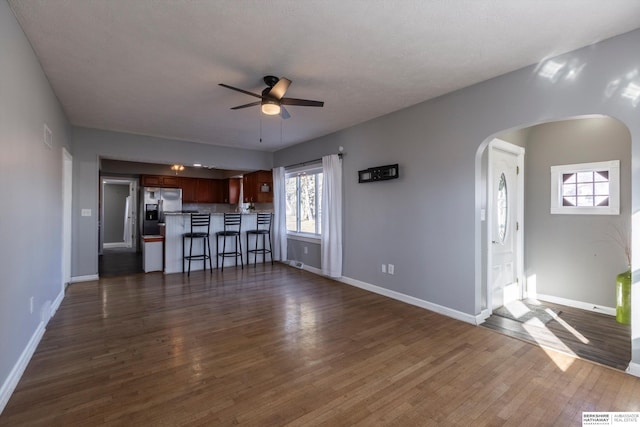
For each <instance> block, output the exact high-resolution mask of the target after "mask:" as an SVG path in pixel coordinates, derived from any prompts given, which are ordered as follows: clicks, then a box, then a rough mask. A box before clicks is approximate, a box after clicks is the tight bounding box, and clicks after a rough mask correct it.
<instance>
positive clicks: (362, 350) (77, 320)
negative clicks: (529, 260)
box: [0, 264, 640, 426]
mask: <svg viewBox="0 0 640 427" xmlns="http://www.w3.org/2000/svg"><path fill="white" fill-rule="evenodd" d="M582 411H640V378H636V377H633V376H630V375H627V374H624V373H622V372H620V371H617V370H614V369H610V368H607V367H604V366H601V365H598V364H594V363H591V362H587V361H584V360H581V359H578V358H574V357H571V356H569V355H566V354H563V353H560V352H555V351H553V350H548V349H547V350H544V349H541V348H540V347H538V346H535V345H532V344H529V343H527V342H524V341H522V340H518V339H513V338H510V337H507V336H505V335H502V334H499V333H496V332H495V331H492V330H489V329H487V328H482V327H477V326H473V325H470V324H466V323H463V322H460V321H457V320H454V319H451V318H448V317H445V316H442V315H439V314H436V313H433V312H430V311H427V310H424V309H421V308H418V307H415V306H411V305H407V304H403V303H401V302H398V301H395V300H391V299H388V298H385V297H382V296H380V295H376V294H372V293H369V292H366V291H364V290H361V289H358V288H355V287H351V286H348V285H345V284H341V283H338V282H334V281H331V280H328V279H325V278H322V277H319V276H317V275H313V274H311V273H308V272H306V271H303V270H298V269H294V268H290V267H286V266H283V265H275V266H273V267H272V266H271V265H270V264H267V265H258V266H257V268H253V267H250V268H245V269H244V270H236V269H233V268H229V269H225V271H224V273H220V272H219V271H214V273H213V274H210V273H208V272H197V273H196V274H191V278H190V279H189V278H187V277H185V276H183V275H181V274H174V275H162V274H160V273H150V274H146V275H145V274H137V275H130V276H124V277H118V278H107V279H101V280H100V281H96V282H84V283H76V284H73V285H71V286H70V287H69V288H68V291H67V295H66V297H65V299H64V301H63V302H62V305H61V306H60V308H59V310H58V312H57V313H56V315H55V317H54V318H53V319H52V320H51V322H50V324H49V326H48V328H47V331H46V333H45V335H44V337H43V338H42V341H41V343H40V345H39V346H38V348H37V350H36V352H35V354H34V356H33V358H32V360H31V362H30V363H29V365H28V367H27V369H26V371H25V373H24V375H23V377H22V379H21V381H20V383H19V384H18V386H17V388H16V390H15V392H14V394H13V396H12V397H11V399H10V401H9V403H8V405H7V407H6V409H5V410H4V412H3V413H2V414H1V415H0V426H96V425H114V426H115V425H122V426H155V425H163V426H181V425H194V426H212V425H215V426H219V425H222V426H225V425H238V424H240V425H251V426H278V425H291V426H310V425H328V426H342V425H359V426H372V425H397V426H431V425H434V426H435V425H452V426H455V425H460V426H469V425H473V426H489V425H490V426H502V425H504V426H507V425H510V426H522V425H561V426H571V425H580V420H581V414H582Z"/></svg>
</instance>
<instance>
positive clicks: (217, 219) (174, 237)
mask: <svg viewBox="0 0 640 427" xmlns="http://www.w3.org/2000/svg"><path fill="white" fill-rule="evenodd" d="M209 215H211V228H210V233H211V235H210V236H211V237H210V241H211V253H212V257H211V263H212V265H213V267H214V268H215V265H216V255H215V252H216V235H215V234H216V232H218V231H222V230H223V228H224V222H223V221H224V214H223V213H211V214H209ZM165 224H166V225H165V260H164V272H165V273H167V274H169V273H181V272H182V261H183V255H182V235H183V234H184V233H188V232H189V231H190V230H191V214H190V213H179V212H176V213H169V212H167V213H165ZM255 228H256V213H243V214H242V229H241V235H240V239H241V242H242V257H243V260H244V263H245V264H246V263H247V248H246V247H245V246H246V242H247V237H246V234H245V232H246V230H251V229H255ZM229 244H230V245H232V246H233V241H232V239H229V240H228V241H227V245H229ZM220 245H222V239H220ZM185 246H186V249H187V251H188V247H189V240H188V239H187V240H186V241H185ZM227 249H228V247H227ZM193 253H194V254H199V253H202V239H195V240H194V241H193ZM252 261H253V258H252ZM218 262H219V263H221V262H222V258H220V259H219V261H218ZM224 262H225V264H224V266H225V267H227V266H229V267H231V266H235V258H232V257H227V258H225V260H224ZM186 268H187V263H186V262H185V269H186ZM207 268H209V266H208V264H207ZM197 270H202V261H192V262H191V271H197ZM185 271H186V270H185Z"/></svg>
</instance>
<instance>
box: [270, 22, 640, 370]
mask: <svg viewBox="0 0 640 427" xmlns="http://www.w3.org/2000/svg"><path fill="white" fill-rule="evenodd" d="M639 43H640V31H634V32H631V33H628V34H625V35H622V36H620V37H616V38H612V39H609V40H605V41H603V42H600V43H598V44H595V45H593V46H589V47H587V48H584V49H580V50H577V51H574V52H570V53H567V54H565V55H561V56H559V57H556V58H551V59H549V60H554V61H557V62H559V63H567V64H568V63H572V64H576V67H578V68H579V67H581V66H584V67H583V68H582V69H581V71H580V72H579V73H578V75H577V77H574V78H570V77H569V73H567V71H569V70H568V69H563V70H562V72H561V73H562V74H561V75H560V76H556V78H554V79H553V80H550V79H548V78H546V77H544V76H541V75H540V74H538V72H537V70H538V69H540V68H537V67H536V66H531V67H527V68H523V69H521V70H518V71H515V72H512V73H509V74H506V75H503V76H500V77H497V78H495V79H492V80H488V81H485V82H483V83H480V84H477V85H474V86H471V87H468V88H465V89H462V90H459V91H457V92H454V93H451V94H448V95H445V96H442V97H439V98H437V99H433V100H430V101H427V102H424V103H421V104H418V105H416V106H413V107H411V108H407V109H405V110H402V111H398V112H396V113H393V114H389V115H387V116H383V117H380V118H378V119H375V120H372V121H369V122H366V123H363V124H360V125H357V126H354V127H352V128H349V129H346V130H343V131H341V132H337V133H334V134H331V135H328V136H325V137H322V138H318V139H316V140H313V141H309V142H307V143H304V144H300V145H298V146H295V147H291V148H287V149H284V150H281V151H278V152H276V153H275V154H274V165H275V166H286V165H289V164H293V163H298V162H303V161H305V160H310V159H313V158H317V157H319V156H320V155H323V154H328V153H335V152H337V149H338V146H344V148H345V152H346V155H345V157H344V160H343V173H344V199H345V200H344V201H345V203H344V268H343V274H344V276H347V277H350V278H353V279H357V280H361V281H364V282H367V283H371V284H374V285H378V286H381V287H384V288H388V289H391V290H395V291H399V292H402V293H404V294H407V295H410V296H413V297H416V298H419V299H422V300H426V301H429V302H432V303H435V304H439V305H442V306H445V307H449V308H451V309H454V310H458V311H460V312H463V313H468V314H470V315H476V314H479V313H480V312H481V311H482V309H483V306H482V302H483V298H482V295H483V289H482V281H481V280H480V279H479V276H480V273H479V271H481V270H480V264H481V262H480V259H481V251H480V250H478V248H479V244H478V241H479V240H480V237H479V236H481V232H480V230H481V227H482V224H481V222H480V219H479V217H480V215H479V210H480V206H481V203H480V201H479V198H480V196H478V197H476V173H477V174H478V175H480V169H481V165H482V156H481V155H480V154H479V153H481V152H482V151H483V148H484V147H483V146H482V145H483V144H485V143H486V142H488V140H490V139H491V138H492V137H493V136H494V135H497V134H499V133H503V132H505V130H509V129H514V128H520V127H527V126H530V125H534V124H538V123H541V122H546V121H550V120H557V119H565V118H570V117H576V116H581V115H587V114H605V115H609V116H611V117H614V118H617V119H619V120H620V121H621V122H622V123H624V124H625V125H626V126H627V127H628V128H629V131H630V134H631V140H632V156H631V160H632V163H633V165H634V167H635V169H634V171H633V181H634V182H640V169H639V165H640V121H639V120H638V108H637V106H634V105H633V102H632V101H631V100H630V99H628V98H625V97H624V96H622V91H623V89H624V87H625V86H626V85H627V84H628V83H630V82H631V80H630V78H629V76H633V74H632V73H631V72H632V71H634V70H638V69H640V57H638V56H637V55H633V54H631V53H632V52H635V51H636V50H637V46H638V44H639ZM630 73H631V74H630ZM425 78H428V77H425ZM618 79H619V84H618V85H617V86H612V85H611V83H612V82H614V81H616V80H618ZM612 88H613V90H612ZM389 163H399V165H400V175H401V178H400V179H397V180H392V181H387V182H380V183H373V184H358V183H357V171H358V170H360V169H364V168H367V167H370V166H376V165H384V164H389ZM632 200H633V203H632V209H631V211H632V212H637V211H638V209H639V208H640V185H636V186H634V187H633V188H632ZM638 232H640V230H637V231H636V234H637V233H638ZM635 257H636V261H635V262H634V266H637V265H638V264H640V254H636V255H635ZM385 262H386V263H393V264H395V266H396V274H395V275H393V276H390V275H384V274H382V273H381V272H380V268H379V266H380V264H381V263H385ZM636 269H637V267H636ZM636 323H637V322H636ZM633 328H634V330H635V331H636V332H635V335H634V336H635V337H636V338H635V339H634V341H633V360H634V361H635V362H636V363H640V336H639V335H640V324H635V323H634V326H633Z"/></svg>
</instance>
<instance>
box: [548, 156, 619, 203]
mask: <svg viewBox="0 0 640 427" xmlns="http://www.w3.org/2000/svg"><path fill="white" fill-rule="evenodd" d="M594 170H607V171H609V206H563V205H562V191H561V186H562V175H563V174H565V173H575V172H589V171H594ZM551 213H552V214H560V215H620V160H611V161H607V162H594V163H579V164H574V165H558V166H551Z"/></svg>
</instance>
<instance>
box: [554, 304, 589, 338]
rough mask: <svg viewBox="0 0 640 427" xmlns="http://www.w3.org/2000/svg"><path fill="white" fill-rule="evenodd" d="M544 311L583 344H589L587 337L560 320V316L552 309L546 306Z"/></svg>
mask: <svg viewBox="0 0 640 427" xmlns="http://www.w3.org/2000/svg"><path fill="white" fill-rule="evenodd" d="M545 311H546V312H547V314H549V316H551V317H553V319H554V320H555V321H556V322H558V323H559V324H560V325H562V327H563V328H565V329H566V330H567V331H569V332H571V334H573V336H574V337H576V338H578V339H579V340H580V341H581V342H582V343H583V344H589V340H588V339H587V337H585V336H584V335H582V334H581V333H580V332H578V331H577V330H576V329H575V328H574V327H573V326H571V325H570V324H568V323H567V322H565V321H564V320H562V319H561V318H560V316H558V315H557V314H556V313H554V312H553V310H551V309H549V308H547V309H545Z"/></svg>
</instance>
